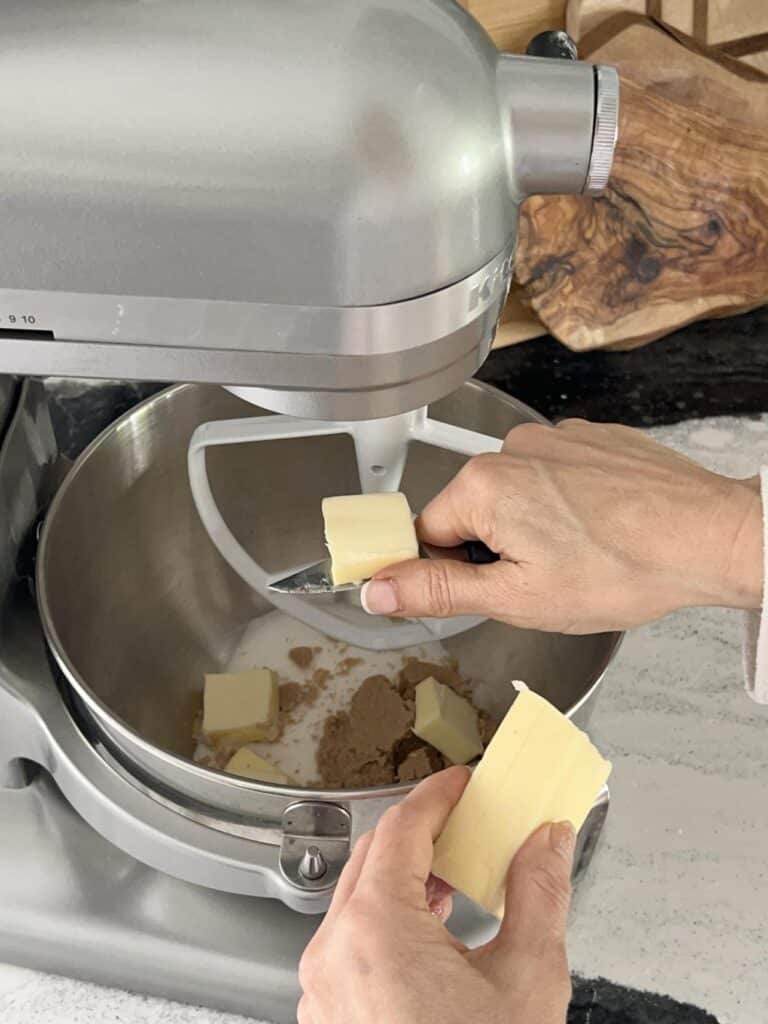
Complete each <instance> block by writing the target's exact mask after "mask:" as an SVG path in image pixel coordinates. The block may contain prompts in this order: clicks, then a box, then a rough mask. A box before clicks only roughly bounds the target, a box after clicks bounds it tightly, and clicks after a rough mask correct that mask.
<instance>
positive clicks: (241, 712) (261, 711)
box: [203, 668, 279, 747]
mask: <svg viewBox="0 0 768 1024" xmlns="http://www.w3.org/2000/svg"><path fill="white" fill-rule="evenodd" d="M277 712H278V699H277V677H276V676H275V673H274V672H272V671H270V669H268V668H255V669H250V670H249V671H247V672H228V673H222V674H217V675H207V676H206V677H205V690H204V691H203V733H204V735H205V738H206V739H207V740H208V742H209V743H211V744H212V745H213V746H215V747H225V746H237V745H239V744H242V743H253V742H255V741H259V740H274V739H276V738H277V735H278V732H279V730H278V725H277Z"/></svg>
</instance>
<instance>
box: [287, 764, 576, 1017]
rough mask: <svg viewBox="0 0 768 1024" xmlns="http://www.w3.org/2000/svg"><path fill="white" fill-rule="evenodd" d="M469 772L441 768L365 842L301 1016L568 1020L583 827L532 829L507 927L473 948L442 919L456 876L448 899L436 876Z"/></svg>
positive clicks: (317, 942) (340, 892)
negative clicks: (441, 844)
mask: <svg viewBox="0 0 768 1024" xmlns="http://www.w3.org/2000/svg"><path fill="white" fill-rule="evenodd" d="M468 779H469V772H468V771H467V770H466V769H465V768H459V767H456V768H449V769H448V770H447V771H444V772H439V773H438V774H437V775H432V776H430V778H428V779H426V780H425V781H424V782H422V783H421V784H420V785H419V786H417V787H416V789H414V790H413V791H412V792H411V793H410V794H409V795H408V796H407V797H406V799H405V800H403V801H402V803H400V804H397V805H396V806H395V807H392V808H390V810H388V811H387V812H386V813H385V814H384V816H383V817H382V818H381V820H380V821H379V823H378V825H377V826H376V829H375V830H374V831H373V832H370V833H368V834H367V835H365V836H363V837H362V838H361V839H360V840H359V841H358V843H357V845H356V846H355V849H354V851H353V853H352V856H351V858H350V860H349V862H348V863H347V866H346V867H345V869H344V871H343V873H342V876H341V878H340V880H339V883H338V885H337V886H336V892H335V895H334V898H333V903H332V904H331V908H330V910H329V911H328V914H327V915H326V917H325V920H324V921H323V923H322V924H321V926H320V928H319V929H318V931H317V933H316V935H315V937H314V938H313V939H312V941H311V942H310V944H309V946H308V947H307V949H306V951H305V953H304V956H303V957H302V960H301V964H300V966H299V979H300V981H301V986H302V989H303V991H304V995H303V997H302V999H301V1002H300V1004H299V1010H298V1021H299V1024H382V1021H386V1024H466V1022H467V1021H484V1022H485V1024H530V1022H532V1021H535V1022H536V1024H565V1019H566V1014H567V1009H568V1003H569V1001H570V994H571V982H570V977H569V974H568V964H567V960H566V952H565V932H566V923H567V916H568V907H569V903H570V891H571V890H570V877H571V866H572V861H573V851H574V844H575V834H574V831H573V828H572V827H571V826H570V825H569V824H567V823H563V824H559V825H552V826H550V825H546V826H544V827H543V828H541V829H539V830H538V831H537V832H536V833H535V834H534V835H533V836H532V837H531V838H530V839H529V840H528V842H527V843H526V844H525V846H523V848H522V849H521V850H520V851H519V853H518V854H517V856H516V857H515V860H514V861H513V864H512V867H511V870H510V873H509V880H508V888H507V896H506V908H507V909H506V914H505V917H504V920H503V922H502V924H501V928H500V930H499V933H498V935H497V936H496V937H495V938H494V939H492V940H491V941H490V942H489V943H488V944H486V945H485V946H482V947H480V948H478V949H475V950H468V949H466V947H464V946H463V945H462V944H461V943H460V942H458V941H457V940H456V939H455V938H454V937H453V936H452V935H451V934H450V933H449V932H448V931H447V929H446V927H445V925H444V924H443V920H444V919H445V917H447V915H448V913H449V911H450V905H449V904H450V897H449V896H446V895H445V893H446V887H445V886H443V895H442V898H441V897H440V895H439V892H436V890H439V888H440V887H439V886H437V887H435V886H433V885H432V883H433V882H434V881H435V880H434V879H430V869H431V866H432V850H433V843H434V840H435V839H436V838H437V837H438V835H439V834H440V832H441V831H442V828H443V826H444V824H445V821H446V819H447V817H448V815H449V813H450V811H451V810H452V809H453V807H454V806H455V804H456V802H457V801H458V799H459V797H460V796H461V793H462V792H463V790H464V786H465V785H466V782H467V780H468ZM440 884H441V885H442V883H440ZM430 895H431V896H432V899H431V900H430Z"/></svg>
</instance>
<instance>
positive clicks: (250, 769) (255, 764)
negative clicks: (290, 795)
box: [224, 747, 291, 786]
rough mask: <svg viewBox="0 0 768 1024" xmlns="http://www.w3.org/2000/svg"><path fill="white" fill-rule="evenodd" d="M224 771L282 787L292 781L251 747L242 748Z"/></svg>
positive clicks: (233, 756) (231, 758)
mask: <svg viewBox="0 0 768 1024" xmlns="http://www.w3.org/2000/svg"><path fill="white" fill-rule="evenodd" d="M224 771H225V772H229V773H230V775H240V776H242V777H243V778H245V779H254V780H255V781H256V782H275V783H278V784H279V785H282V786H289V785H290V784H291V780H290V779H289V778H288V776H287V775H286V774H285V772H281V771H280V769H279V768H276V767H275V766H274V765H273V764H270V763H269V761H266V760H265V759H264V758H263V757H260V756H259V755H258V754H257V753H256V751H255V750H251V749H250V748H249V747H241V748H240V749H239V750H238V751H237V753H236V754H233V755H232V757H230V759H229V761H228V762H227V765H226V767H225V769H224Z"/></svg>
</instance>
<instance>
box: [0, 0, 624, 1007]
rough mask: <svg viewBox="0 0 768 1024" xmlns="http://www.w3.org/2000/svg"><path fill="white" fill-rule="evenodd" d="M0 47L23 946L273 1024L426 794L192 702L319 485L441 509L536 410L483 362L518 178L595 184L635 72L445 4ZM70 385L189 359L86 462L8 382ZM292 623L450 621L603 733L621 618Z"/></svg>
mask: <svg viewBox="0 0 768 1024" xmlns="http://www.w3.org/2000/svg"><path fill="white" fill-rule="evenodd" d="M4 41H5V52H4V58H3V61H2V62H0V106H2V113H3V121H4V125H5V129H4V140H3V146H4V147H5V151H6V154H7V156H8V159H6V160H5V161H3V162H2V163H0V197H1V198H0V210H2V212H3V214H4V222H3V223H4V230H3V242H4V244H5V245H6V247H7V249H8V252H9V254H11V258H8V259H7V260H6V261H5V262H4V266H3V271H2V274H0V372H2V373H5V374H7V375H16V378H17V379H16V380H15V381H13V380H12V379H11V377H10V376H6V377H5V378H3V377H0V430H2V431H3V434H2V435H0V436H2V448H0V545H1V549H0V599H1V602H2V603H1V604H0V627H1V628H0V814H2V815H3V821H4V829H3V832H2V837H0V860H2V861H3V862H4V863H3V865H2V866H3V870H0V879H3V881H2V882H0V908H1V909H0V957H1V958H5V959H9V960H12V961H15V962H20V963H28V964H31V965H37V966H41V967H43V968H48V969H52V970H60V971H64V972H66V973H71V974H76V975H80V976H85V977H90V978H93V979H94V980H99V981H103V982H108V983H113V984H118V985H124V986H128V987H133V988H138V989H140V990H143V991H149V992H155V993H159V994H164V995H169V996H173V997H176V998H181V999H186V1000H190V1001H197V1002H202V1003H208V1004H210V1005H216V1006H220V1007H222V1008H226V1009H231V1010H236V1011H239V1012H244V1013H250V1014H255V1015H257V1016H264V1017H268V1018H270V1019H274V1020H277V1021H288V1020H291V1019H293V1016H294V1009H295V1004H296V999H297V992H298V989H297V981H296V965H297V962H298V958H299V956H300V954H301V950H302V949H303V947H304V945H305V944H306V941H307V939H308V938H309V936H310V935H311V934H312V931H313V930H314V928H315V927H316V925H317V920H318V918H317V916H316V915H317V914H319V913H321V912H322V911H323V910H324V909H325V908H326V907H327V905H328V902H329V900H330V897H331V894H332V890H333V885H334V883H335V880H336V878H337V877H338V873H339V871H340V870H341V868H342V867H343V864H344V861H345V859H346V856H347V854H348V851H349V848H350V845H351V843H352V842H353V841H354V839H355V838H356V836H357V835H358V834H359V833H360V832H362V831H363V830H365V829H366V828H369V827H371V826H372V825H373V824H374V823H375V821H376V819H377V818H378V816H379V815H380V814H381V813H382V811H383V810H384V808H385V807H387V806H389V805H390V804H391V803H392V802H393V801H394V800H397V799H400V798H401V797H402V796H403V794H404V793H405V792H407V790H408V786H403V785H398V786H392V787H388V788H385V787H379V788H378V789H373V790H359V791H351V790H350V791H347V790H342V791H338V792H322V791H316V790H309V789H301V788H293V789H292V788H290V787H277V786H269V785H265V784H258V783H249V782H246V781H245V780H240V779H236V778H233V777H231V776H230V777H228V776H225V775H224V774H223V773H221V772H216V771H214V770H212V769H207V768H202V767H200V766H199V765H196V764H194V763H193V762H192V760H191V758H190V756H189V750H188V749H186V748H185V746H184V742H185V741H184V739H183V737H182V733H183V731H184V729H187V730H188V723H186V724H185V721H184V718H185V714H186V712H185V711H183V709H184V708H187V707H188V705H189V699H190V698H191V697H193V696H194V693H195V689H196V688H197V689H199V681H200V679H201V675H200V673H201V671H202V670H203V669H204V668H205V667H208V668H210V667H211V665H218V664H223V663H226V660H227V657H228V654H229V652H230V650H231V646H232V644H233V643H235V642H236V639H237V635H238V631H242V629H243V628H244V625H245V623H246V622H247V621H248V620H249V619H253V618H254V617H257V616H259V615H261V614H264V613H265V611H266V610H267V605H266V600H265V598H264V596H263V586H262V584H263V582H264V580H265V579H268V578H269V577H270V574H273V573H278V572H279V571H282V572H283V574H284V572H285V570H286V569H288V568H290V567H291V566H294V565H297V564H300V563H301V562H302V561H306V562H309V561H311V560H312V559H313V557H317V552H316V551H315V550H313V547H312V545H313V544H314V543H316V541H315V540H314V539H312V537H311V534H312V530H311V528H310V523H311V522H312V518H313V517H316V516H317V509H318V508H319V497H320V496H321V495H322V493H323V492H325V493H340V492H341V490H342V489H345V488H346V489H349V488H350V486H355V480H356V479H357V486H362V487H364V488H368V489H375V488H381V487H386V488H389V487H392V486H398V485H401V486H402V487H403V489H404V490H405V491H406V493H407V494H408V496H409V498H410V500H411V504H412V506H413V507H419V505H420V504H422V503H423V502H424V501H425V500H427V499H428V497H429V496H430V495H431V494H433V493H434V492H435V491H436V490H437V489H438V488H439V487H440V486H442V484H443V483H444V482H445V481H446V480H447V479H449V478H450V476H451V475H452V474H453V473H454V472H455V471H456V469H457V468H458V466H459V465H460V464H461V462H462V461H463V458H464V457H465V456H466V455H468V454H472V453H474V452H476V451H485V450H489V449H493V448H494V447H496V448H497V447H498V446H499V444H500V441H501V439H502V438H503V436H504V434H505V433H506V431H507V430H509V429H510V428H511V427H512V426H514V425H515V424H516V423H519V422H523V421H525V420H529V419H532V418H533V419H535V418H536V415H535V414H534V413H533V412H532V411H531V410H528V409H526V408H525V407H523V406H521V405H520V404H519V403H516V402H515V401H514V400H513V399H510V398H507V397H506V396H502V395H500V394H499V393H497V392H494V391H493V389H488V388H486V387H484V386H482V385H478V384H476V383H473V382H472V383H465V382H466V381H467V379H468V378H469V377H470V376H471V375H472V373H473V372H474V371H475V370H476V369H477V367H478V366H479V365H480V364H481V363H482V361H483V360H484V359H485V357H486V355H487V353H488V351H489V350H490V347H491V344H492V340H493V336H494V331H495V325H496V322H497V319H498V316H499V313H500V311H501V308H502V306H503V303H504V299H505V296H506V293H507V289H508V285H509V280H510V274H511V261H512V253H513V250H514V242H515V231H516V221H517V206H518V205H519V202H520V201H521V200H522V198H524V196H525V195H527V194H531V193H534V192H539V193H540V192H592V191H599V190H600V189H601V188H602V187H603V186H604V185H605V183H606V181H607V177H608V173H609V171H610V164H611V158H612V152H613V145H614V142H615V135H616V124H617V80H616V76H615V73H614V72H613V71H612V70H611V69H609V68H594V67H592V66H590V65H586V64H582V63H579V62H578V61H573V60H567V59H565V60H564V59H561V58H560V57H550V58H547V57H543V58H541V57H526V58H524V57H514V56H509V55H500V54H498V52H497V51H496V50H495V48H494V47H493V45H492V44H491V43H490V41H489V40H488V38H487V37H486V35H485V34H484V32H483V31H482V29H481V28H480V27H479V26H478V25H477V24H476V23H475V22H474V21H473V20H472V19H471V17H469V16H468V15H467V14H466V12H464V11H463V10H462V9H461V8H460V7H459V6H458V5H457V4H455V3H453V2H451V0H401V2H397V0H386V2H383V3H382V2H381V0H379V2H373V0H371V2H367V0H362V2H361V0H354V2H353V0H332V2H331V3H330V4H324V5H322V6H320V5H308V4H299V3H284V4H280V5H275V4H268V3H253V2H249V3H245V2H232V3H229V4H227V5H218V4H213V3H211V2H210V0H207V2H203V0H196V2H191V3H190V2H189V0H186V2H184V3H182V2H180V0H176V2H174V0H168V2H165V3H163V4H154V5H130V6H125V5H117V4H112V3H109V2H106V0H80V2H78V3H76V4H71V5H66V8H61V7H60V5H58V4H56V3H54V2H53V0H28V2H25V3H23V4H22V3H15V4H11V5H9V7H8V9H6V10H5V11H4ZM538 45H541V41H540V43H539V44H538ZM553 52H555V51H553ZM11 156H12V159H11ZM50 374H55V375H60V376H76V377H89V378H99V377H100V378H125V379H134V380H167V381H175V380H184V381H188V382H190V383H189V384H187V385H181V386H178V387H174V388H171V389H170V390H168V391H166V392H163V393H161V394H159V395H156V396H155V397H153V398H152V399H150V400H149V401H148V402H146V403H144V404H143V405H142V406H140V407H138V408H137V409H136V410H133V411H132V412H130V413H128V414H127V416H126V417H124V418H123V419H122V420H121V421H119V422H118V423H117V424H115V425H113V426H112V427H110V428H109V429H108V430H107V431H106V432H105V433H104V434H103V435H101V437H100V438H99V439H98V440H96V441H95V442H94V443H93V445H92V446H91V447H90V448H89V449H88V450H87V451H86V452H85V453H84V454H83V455H82V456H81V457H80V458H79V459H78V460H77V462H76V464H75V466H74V468H72V469H71V471H70V472H69V473H66V474H65V473H64V471H63V469H64V470H65V469H66V468H67V467H63V469H62V463H61V460H60V459H59V458H58V457H57V450H56V443H55V438H54V435H53V432H52V430H51V426H50V421H49V418H48V413H47V406H46V395H45V389H44V387H43V385H42V384H40V383H39V382H38V381H35V380H32V379H27V380H22V379H21V378H33V377H39V376H46V375H50ZM206 385H223V386H224V387H223V388H221V387H210V386H206ZM427 406H429V411H428V412H427ZM270 413H271V414H274V413H277V414H280V415H279V416H278V417H275V416H274V415H269V414H270ZM233 425H234V426H233ZM347 435H349V437H348V436H347ZM350 437H351V438H352V441H350V439H349V438H350ZM307 438H310V439H309V440H307ZM254 440H259V441H260V443H258V444H247V445H240V444H236V443H235V442H239V441H254ZM222 442H223V444H224V447H221V446H219V447H216V448H215V450H214V449H213V447H212V446H213V445H214V444H218V445H221V443H222ZM286 446H288V447H286ZM428 446H430V447H428ZM188 449H189V453H190V454H189V460H188V458H187V450H188ZM208 449H210V454H209V455H208V456H206V451H207V450H208ZM188 461H189V472H190V476H189V477H188ZM208 463H210V465H209V464H208ZM286 467H291V472H290V473H286ZM62 477H63V480H62ZM401 477H402V484H400V479H401ZM206 489H207V490H206ZM201 495H202V498H201ZM209 496H210V501H207V499H208V497H209ZM254 510H256V511H257V513H258V514H257V515H256V516H254ZM217 515H218V516H219V520H220V521H219V520H216V518H215V517H216V516H217ZM43 517H44V520H45V522H44V526H43V528H42V531H41V532H40V531H39V530H38V524H39V523H40V522H41V521H42V519H43ZM212 517H213V518H212ZM221 523H223V524H224V525H225V527H226V529H225V531H222V529H221ZM280 523H283V524H284V526H283V527H282V528H280V529H278V527H277V525H276V524H280ZM286 523H287V525H285V524H286ZM249 531H250V533H249ZM38 535H39V536H38ZM227 538H229V539H230V540H231V541H234V543H235V545H236V547H233V546H232V544H231V543H230V540H228V539H227ZM236 538H240V540H237V539H236ZM38 539H39V544H38ZM222 539H223V540H222ZM238 548H239V549H240V551H242V552H243V553H244V554H245V556H246V557H247V563H242V562H241V561H240V560H239V554H238V550H237V549H238ZM233 552H234V556H233ZM222 556H223V557H222ZM244 566H245V567H244ZM254 572H256V573H257V574H258V573H261V574H263V575H254ZM290 612H291V614H292V615H295V617H296V618H299V619H302V618H304V619H305V621H308V620H307V616H308V615H315V614H320V615H321V619H319V620H315V623H314V624H316V625H318V626H319V627H320V628H322V629H323V630H324V631H325V632H327V633H329V634H330V635H332V636H341V637H342V638H344V637H345V635H346V636H347V639H352V640H353V641H354V642H356V643H358V644H359V646H361V647H367V648H368V649H371V650H375V649H378V648H382V647H384V648H387V649H391V648H403V647H406V646H407V645H409V644H412V643H414V642H419V641H420V640H421V639H434V638H438V639H439V640H440V642H443V643H444V644H445V648H446V650H447V651H448V652H449V653H452V654H456V656H457V657H459V659H460V661H462V662H464V661H466V662H468V663H471V662H472V661H473V659H474V660H475V661H476V662H477V663H478V664H479V663H482V664H483V665H484V671H485V674H486V677H487V678H486V681H487V683H488V686H489V687H490V689H491V690H492V691H493V692H494V693H496V694H497V695H498V692H501V691H500V688H501V687H502V686H503V685H504V683H505V681H508V680H509V679H510V678H511V677H512V675H514V676H516V677H518V678H520V677H522V678H526V679H527V680H528V681H529V682H532V684H533V685H535V686H536V688H537V689H540V690H541V691H542V692H544V693H545V694H546V695H548V696H550V697H551V699H553V700H554V701H555V702H556V703H558V704H559V706H561V707H562V708H563V710H566V711H568V712H569V713H570V714H572V715H573V716H574V717H575V718H577V719H578V720H579V721H580V722H581V723H582V724H584V723H585V722H586V720H587V717H588V713H589V710H590V709H591V706H592V703H593V700H594V697H595V694H596V691H597V687H598V685H599V682H600V679H601V678H602V675H603V672H604V671H605V668H606V667H607V665H608V663H609V661H610V660H611V658H612V656H613V654H614V652H615V650H616V647H617V644H618V639H619V638H618V637H615V636H602V637H587V638H568V637H545V636H542V635H538V634H524V633H523V632H522V631H516V630H510V629H509V628H507V627H502V626H500V625H498V624H496V623H491V622H484V623H477V622H474V621H469V622H468V621H462V622H454V623H452V624H448V625H447V626H437V625H436V624H430V623H421V624H412V625H411V624H405V625H402V624H401V625H400V626H392V627H391V629H392V632H391V633H388V634H386V639H383V635H384V634H383V633H382V630H384V629H385V628H386V627H385V626H383V625H381V624H380V625H378V626H376V625H375V624H374V623H372V622H371V621H365V623H364V624H362V622H361V619H360V614H361V613H359V609H355V608H350V607H347V606H345V605H343V604H342V605H339V604H333V605H328V606H327V607H324V608H322V609H321V610H320V612H310V611H309V610H307V609H304V610H302V608H301V607H298V606H297V605H291V608H290ZM470 627H471V628H470ZM398 629H400V630H405V632H401V633H398V632H397V630H398ZM349 630H352V631H353V632H352V633H348V632H347V633H345V631H349ZM360 630H364V632H363V633H361V632H360ZM408 630H410V632H408ZM414 630H415V631H416V632H414ZM491 650H492V651H494V652H497V654H496V656H495V659H494V658H490V657H489V654H488V652H489V651H491ZM491 662H493V665H491ZM486 663H487V664H486ZM513 668H514V669H515V671H514V673H513V672H512V669H513ZM148 709H149V710H148ZM187 717H188V715H187ZM606 810H607V795H606V796H604V797H603V798H601V800H600V801H598V802H597V803H596V805H595V807H594V808H593V812H592V815H591V817H590V821H589V822H588V824H587V826H586V827H585V829H584V831H583V832H582V836H581V844H582V846H581V855H580V858H579V861H580V865H581V867H582V868H583V867H584V866H585V865H586V863H587V861H588V860H589V856H590V853H591V850H592V848H593V846H594V843H595V841H596V839H597V836H598V834H599V831H600V828H601V825H602V822H603V820H604V818H605V813H606ZM308 845H312V846H318V847H319V848H320V849H321V852H322V856H323V864H324V870H323V872H322V874H321V875H320V877H319V878H318V877H315V878H311V877H309V873H308V872H307V871H306V870H304V868H303V867H302V865H304V862H305V854H306V851H307V846H308ZM312 874H316V872H312ZM265 897H271V898H265ZM458 903H459V906H458V908H457V911H456V913H455V915H454V918H453V919H452V927H453V928H454V930H455V931H456V932H457V934H459V935H461V937H462V938H463V939H464V940H465V941H467V942H469V943H475V942H480V941H484V939H485V938H487V937H488V936H489V935H490V934H492V931H493V929H494V922H493V921H491V920H489V919H488V918H486V917H484V916H483V915H481V914H479V913H478V912H477V911H476V910H475V909H473V908H472V907H470V906H469V905H468V904H465V903H463V902H462V901H458ZM297 911H298V913H297Z"/></svg>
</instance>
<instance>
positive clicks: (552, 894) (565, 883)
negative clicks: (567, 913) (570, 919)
mask: <svg viewBox="0 0 768 1024" xmlns="http://www.w3.org/2000/svg"><path fill="white" fill-rule="evenodd" d="M531 885H532V886H533V887H534V888H535V889H536V890H537V891H538V892H539V893H540V894H541V895H542V896H543V897H544V899H545V900H546V901H547V903H548V904H549V905H550V906H551V907H552V909H554V910H558V911H563V910H567V909H568V907H569V906H570V903H571V880H570V878H569V877H568V875H567V874H565V873H564V872H562V871H559V870H558V869H557V868H554V867H550V866H549V865H544V864H540V865H537V867H536V868H535V869H534V870H533V872H532V874H531Z"/></svg>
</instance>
